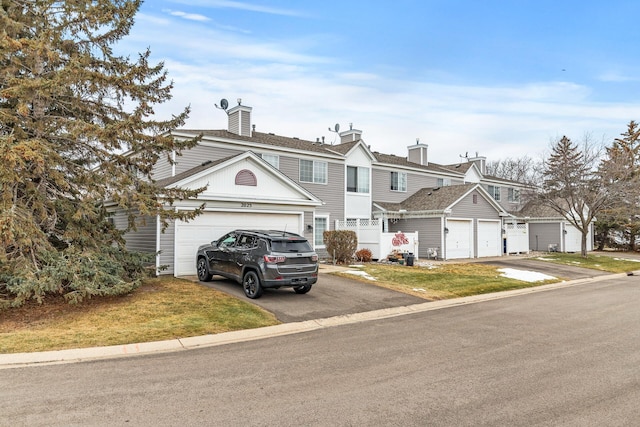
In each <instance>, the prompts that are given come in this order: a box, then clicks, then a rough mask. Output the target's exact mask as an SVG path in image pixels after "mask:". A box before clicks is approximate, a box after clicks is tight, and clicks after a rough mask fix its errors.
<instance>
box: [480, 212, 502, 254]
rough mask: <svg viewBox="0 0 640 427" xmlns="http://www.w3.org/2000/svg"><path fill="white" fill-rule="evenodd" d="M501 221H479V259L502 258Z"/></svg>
mask: <svg viewBox="0 0 640 427" xmlns="http://www.w3.org/2000/svg"><path fill="white" fill-rule="evenodd" d="M501 240H502V235H501V231H500V221H483V220H478V257H487V256H500V255H501V252H502V251H501V248H502V245H501V244H500V241H501Z"/></svg>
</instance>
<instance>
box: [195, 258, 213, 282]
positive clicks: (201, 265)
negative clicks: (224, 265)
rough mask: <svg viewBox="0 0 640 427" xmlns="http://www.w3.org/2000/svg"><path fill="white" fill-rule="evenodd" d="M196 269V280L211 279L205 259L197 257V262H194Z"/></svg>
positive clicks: (205, 280)
mask: <svg viewBox="0 0 640 427" xmlns="http://www.w3.org/2000/svg"><path fill="white" fill-rule="evenodd" d="M196 270H197V271H198V280H200V281H201V282H209V281H211V274H210V273H209V268H207V260H206V259H204V258H198V263H197V264H196Z"/></svg>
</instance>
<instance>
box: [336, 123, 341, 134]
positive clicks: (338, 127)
mask: <svg viewBox="0 0 640 427" xmlns="http://www.w3.org/2000/svg"><path fill="white" fill-rule="evenodd" d="M335 130H336V132H340V124H339V123H336V126H335Z"/></svg>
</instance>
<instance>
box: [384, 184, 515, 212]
mask: <svg viewBox="0 0 640 427" xmlns="http://www.w3.org/2000/svg"><path fill="white" fill-rule="evenodd" d="M473 191H477V192H479V193H480V195H481V196H483V197H484V198H485V199H486V200H487V201H488V202H489V203H490V204H491V205H492V206H493V208H494V209H495V210H496V211H497V212H501V213H505V214H506V212H505V211H504V209H503V208H502V207H501V206H500V205H499V204H498V203H497V202H496V201H495V200H494V199H493V197H491V196H490V195H489V193H487V191H486V190H485V189H484V188H482V186H481V185H480V184H460V185H449V186H446V187H435V188H422V189H420V190H418V191H417V192H415V193H414V194H413V195H411V196H409V197H407V198H406V199H405V200H403V201H402V202H400V203H387V202H374V205H375V206H376V207H378V208H380V209H381V210H383V211H387V212H407V213H409V212H414V213H416V212H431V213H440V214H443V213H447V212H448V211H450V210H451V209H452V208H453V206H454V205H455V204H456V203H458V202H459V201H460V200H461V199H462V198H463V197H465V196H466V195H467V194H469V193H471V192H473Z"/></svg>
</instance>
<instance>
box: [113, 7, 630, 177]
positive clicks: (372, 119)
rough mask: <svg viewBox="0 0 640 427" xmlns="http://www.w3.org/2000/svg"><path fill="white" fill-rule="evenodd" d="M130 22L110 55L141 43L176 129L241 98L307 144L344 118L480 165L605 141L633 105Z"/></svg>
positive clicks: (146, 20)
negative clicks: (183, 120)
mask: <svg viewBox="0 0 640 427" xmlns="http://www.w3.org/2000/svg"><path fill="white" fill-rule="evenodd" d="M183 3H185V4H202V5H204V3H206V6H210V7H218V6H219V5H221V4H228V3H229V2H213V3H212V2H183ZM234 4H235V3H234ZM239 4H241V5H246V4H247V3H239ZM212 5H214V6H212ZM229 7H230V6H229ZM168 17H169V18H168V19H171V18H170V15H168ZM138 18H141V19H139V21H138V23H137V24H136V26H135V27H134V28H133V31H132V34H131V36H130V37H128V38H127V39H125V40H124V41H123V43H122V50H123V51H124V52H127V53H132V52H137V51H142V50H144V48H146V46H147V45H149V43H150V40H151V41H152V42H153V43H152V44H151V51H152V59H153V58H155V60H156V61H160V60H162V61H165V65H166V68H167V69H168V70H169V77H170V78H171V79H173V80H174V82H175V88H174V90H173V92H172V93H173V95H174V98H173V99H172V100H171V102H170V103H168V104H167V105H162V106H158V107H157V109H156V110H157V112H158V113H159V114H161V115H164V116H165V117H167V116H168V115H169V114H171V113H175V112H178V111H181V109H182V108H183V107H185V106H186V105H189V104H190V105H191V106H192V113H191V117H190V118H189V120H188V122H187V124H186V126H188V127H194V128H208V129H219V128H225V127H226V125H227V123H226V116H225V115H224V114H223V113H221V112H219V111H217V110H216V109H215V107H214V106H213V104H214V103H217V102H219V100H220V98H227V99H230V100H234V99H236V98H242V99H243V103H244V104H245V105H249V106H252V107H253V116H252V117H253V122H254V123H255V124H256V126H257V130H258V131H264V132H274V133H276V134H280V135H284V136H297V137H299V138H303V139H308V140H312V141H315V140H316V138H318V137H322V136H325V140H326V141H327V142H329V143H331V142H333V141H334V138H335V134H333V133H330V132H328V131H327V128H328V127H333V125H334V124H335V123H340V125H341V127H342V129H346V128H347V126H348V124H349V123H353V125H354V127H355V128H357V129H360V130H362V131H363V138H364V140H365V141H366V142H367V144H369V145H371V148H372V149H373V150H374V151H380V152H383V153H389V154H396V155H400V156H405V155H406V147H407V146H409V145H413V144H415V141H416V138H420V141H421V142H423V143H426V144H428V145H429V160H430V161H432V162H436V163H445V164H446V163H455V162H457V161H459V157H458V156H459V155H460V154H463V153H465V152H470V153H475V152H478V154H479V155H482V156H486V157H487V159H488V160H489V161H491V160H497V159H501V158H506V157H522V156H524V155H528V156H530V157H538V156H539V155H541V154H542V153H543V152H545V151H547V150H548V147H549V141H550V140H552V139H556V138H558V137H559V136H562V135H567V136H569V137H570V138H572V139H574V140H579V139H580V138H581V137H582V136H583V135H584V134H585V132H592V133H593V134H594V136H595V137H597V138H600V137H604V138H609V139H612V138H614V137H616V136H618V135H619V134H620V133H621V132H622V131H624V130H625V128H626V124H627V123H628V122H629V121H630V120H631V119H638V116H637V114H638V113H637V112H638V111H640V103H631V102H629V103H627V104H624V103H616V104H607V103H602V102H595V101H593V100H592V99H591V97H592V89H591V88H590V87H589V86H587V85H585V84H577V83H574V82H571V81H563V82H558V81H548V82H546V81H538V82H529V83H525V84H521V85H516V84H511V85H493V86H491V85H479V84H476V85H473V84H464V85H463V84H459V85H456V84H443V83H433V82H425V81H421V80H419V79H420V76H417V77H416V78H415V79H412V78H402V79H401V78H389V77H385V76H384V75H383V74H380V73H378V72H376V70H375V69H370V68H367V67H363V66H360V65H359V64H350V63H349V57H348V55H345V56H343V57H324V56H322V55H318V54H315V52H316V47H318V46H321V45H322V44H323V43H326V41H327V39H326V38H323V37H325V36H323V35H316V34H308V35H306V36H305V37H298V38H295V39H270V40H261V39H257V38H253V37H248V36H245V35H242V34H238V33H232V32H229V31H221V30H220V29H219V28H218V27H217V26H216V24H215V23H214V22H211V21H209V22H199V23H195V22H193V21H186V20H183V19H173V20H171V21H165V20H164V19H154V18H153V17H149V16H146V15H139V16H138ZM176 34H180V37H175V35H176ZM400 71H401V70H395V72H394V73H393V75H399V74H398V73H399V72H400Z"/></svg>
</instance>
